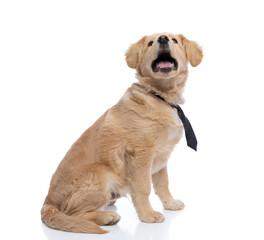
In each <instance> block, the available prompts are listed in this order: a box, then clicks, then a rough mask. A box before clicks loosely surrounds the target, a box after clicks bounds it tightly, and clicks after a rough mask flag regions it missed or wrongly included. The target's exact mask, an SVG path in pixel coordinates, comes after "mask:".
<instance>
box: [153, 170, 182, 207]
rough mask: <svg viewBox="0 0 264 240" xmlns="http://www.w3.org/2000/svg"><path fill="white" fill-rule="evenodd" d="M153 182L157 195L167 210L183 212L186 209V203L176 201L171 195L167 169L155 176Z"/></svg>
mask: <svg viewBox="0 0 264 240" xmlns="http://www.w3.org/2000/svg"><path fill="white" fill-rule="evenodd" d="M152 182H153V186H154V189H155V193H156V194H157V195H158V196H159V198H160V200H161V201H162V203H163V206H164V208H165V209H167V210H182V209H183V208H184V203H183V202H182V201H180V200H174V199H173V197H172V195H171V193H170V190H169V179H168V173H167V167H164V168H162V169H161V170H160V171H158V172H156V173H155V174H153V175H152Z"/></svg>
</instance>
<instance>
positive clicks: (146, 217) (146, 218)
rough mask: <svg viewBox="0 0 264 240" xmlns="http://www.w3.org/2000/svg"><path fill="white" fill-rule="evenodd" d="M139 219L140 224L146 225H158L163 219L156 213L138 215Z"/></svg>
mask: <svg viewBox="0 0 264 240" xmlns="http://www.w3.org/2000/svg"><path fill="white" fill-rule="evenodd" d="M139 218H140V220H141V221H142V222H147V223H160V222H163V221H164V219H165V218H164V216H163V215H162V214H161V213H160V212H156V211H153V212H150V213H143V214H140V216H139Z"/></svg>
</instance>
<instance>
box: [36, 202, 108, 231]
mask: <svg viewBox="0 0 264 240" xmlns="http://www.w3.org/2000/svg"><path fill="white" fill-rule="evenodd" d="M41 220H42V222H43V223H45V224H46V225H47V226H48V227H50V228H54V229H58V230H62V231H66V232H76V233H108V232H109V231H106V230H103V229H102V228H100V227H99V226H98V225H97V224H96V223H94V222H91V221H88V220H86V219H83V218H80V217H77V216H69V215H66V214H64V213H62V212H60V211H59V209H58V208H57V207H56V206H54V205H52V204H48V203H45V204H44V205H43V207H42V209H41Z"/></svg>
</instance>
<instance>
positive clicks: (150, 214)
mask: <svg viewBox="0 0 264 240" xmlns="http://www.w3.org/2000/svg"><path fill="white" fill-rule="evenodd" d="M129 168H130V174H129V175H130V176H129V187H130V194H131V197H132V201H133V203H134V206H135V208H136V211H137V214H138V216H139V218H140V220H141V221H143V222H149V223H154V222H162V221H163V220H164V216H163V215H162V214H161V213H160V212H157V211H154V210H153V209H152V207H151V205H150V201H149V194H150V191H151V161H146V159H139V158H137V159H134V160H133V164H131V165H130V167H129Z"/></svg>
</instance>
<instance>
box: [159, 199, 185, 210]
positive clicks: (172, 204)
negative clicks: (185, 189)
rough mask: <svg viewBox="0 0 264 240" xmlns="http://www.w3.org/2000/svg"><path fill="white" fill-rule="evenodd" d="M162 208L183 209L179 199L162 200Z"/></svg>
mask: <svg viewBox="0 0 264 240" xmlns="http://www.w3.org/2000/svg"><path fill="white" fill-rule="evenodd" d="M163 204H164V208H165V209H166V210H174V211H176V210H182V209H184V207H185V206H184V203H183V202H182V201H181V200H174V199H173V200H172V201H164V203H163Z"/></svg>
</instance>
